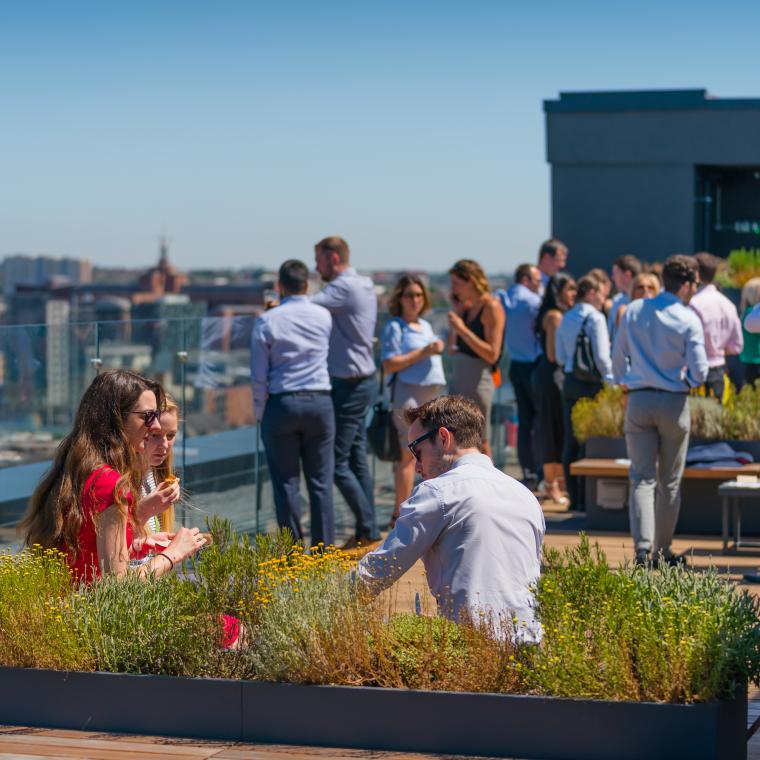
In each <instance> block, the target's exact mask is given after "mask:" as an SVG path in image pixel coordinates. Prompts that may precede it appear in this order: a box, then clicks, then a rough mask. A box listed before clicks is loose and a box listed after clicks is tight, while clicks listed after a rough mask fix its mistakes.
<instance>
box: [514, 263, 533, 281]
mask: <svg viewBox="0 0 760 760" xmlns="http://www.w3.org/2000/svg"><path fill="white" fill-rule="evenodd" d="M534 266H535V265H534V264H520V266H519V267H517V269H515V284H518V283H520V281H521V280H524V279H525V278H526V277H527V278H528V279H530V277H531V274H533V267H534Z"/></svg>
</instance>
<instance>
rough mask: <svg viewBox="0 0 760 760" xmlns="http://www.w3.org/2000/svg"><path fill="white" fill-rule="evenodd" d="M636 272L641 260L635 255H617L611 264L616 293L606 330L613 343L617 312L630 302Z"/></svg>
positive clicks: (639, 268) (639, 269)
mask: <svg viewBox="0 0 760 760" xmlns="http://www.w3.org/2000/svg"><path fill="white" fill-rule="evenodd" d="M638 274H641V262H640V261H639V260H638V259H637V258H636V257H635V256H630V255H627V256H619V257H618V258H617V259H615V263H614V264H613V265H612V281H613V282H614V283H615V288H616V289H617V293H616V294H615V297H614V298H613V299H612V306H611V308H610V313H609V315H608V317H607V330H608V331H609V333H610V342H611V343H612V344H613V345H614V343H615V334H616V333H617V325H618V312H619V311H620V307H621V306H625V307H626V308H627V307H628V304H629V303H630V302H631V289H632V288H633V281H634V279H635V278H636V275H638Z"/></svg>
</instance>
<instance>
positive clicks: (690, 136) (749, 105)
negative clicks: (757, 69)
mask: <svg viewBox="0 0 760 760" xmlns="http://www.w3.org/2000/svg"><path fill="white" fill-rule="evenodd" d="M544 111H545V112H546V141H547V156H548V161H549V163H550V165H551V184H552V190H551V203H552V234H553V235H554V236H556V237H558V238H560V239H561V240H563V241H564V242H565V243H567V245H568V247H569V249H570V261H569V269H570V270H571V271H572V272H574V273H576V274H582V273H583V272H585V271H587V270H588V269H590V268H591V267H594V266H607V267H609V266H610V265H611V263H612V261H613V260H614V259H615V258H616V257H618V256H620V255H621V254H626V253H632V254H634V255H636V256H638V257H639V258H641V259H644V260H646V261H655V260H659V261H662V260H663V259H665V258H667V257H668V256H669V255H671V254H673V253H693V252H695V251H698V250H708V251H711V252H712V253H715V254H717V255H721V256H725V255H726V254H727V253H728V252H729V251H730V250H732V249H733V248H739V247H741V246H745V247H757V246H760V139H758V135H760V99H724V98H713V97H710V96H709V95H708V94H707V92H706V91H705V90H673V91H644V92H578V93H567V92H563V93H560V96H559V99H558V100H547V101H545V102H544Z"/></svg>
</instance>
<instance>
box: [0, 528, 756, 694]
mask: <svg viewBox="0 0 760 760" xmlns="http://www.w3.org/2000/svg"><path fill="white" fill-rule="evenodd" d="M211 528H212V529H213V530H212V532H213V533H214V539H215V543H214V544H213V545H212V546H211V547H209V548H207V549H204V550H203V552H202V553H201V556H200V557H198V558H197V559H196V560H195V562H194V563H192V566H191V567H189V568H188V572H187V575H186V576H185V577H182V578H180V577H176V576H168V577H163V578H155V577H150V578H148V579H146V580H140V579H139V578H137V577H136V576H134V575H132V576H127V577H126V578H122V579H116V578H104V579H102V580H99V581H96V582H95V583H93V584H92V586H90V587H79V588H77V587H72V584H71V578H70V575H69V572H68V569H67V567H66V564H65V561H64V558H63V557H62V556H61V555H60V554H58V553H57V552H49V551H48V552H45V551H42V550H40V549H38V548H35V549H33V550H31V551H25V552H22V553H21V554H18V555H11V554H5V555H0V664H2V665H5V666H16V667H40V668H55V669H62V670H106V671H114V672H128V673H148V674H150V673H153V674H164V675H181V676H199V677H228V678H247V679H257V680H266V681H281V682H287V683H303V684H339V685H354V686H381V687H395V688H413V689H433V690H446V691H468V692H472V691H483V692H495V693H515V694H516V693H524V694H538V695H545V696H558V697H578V698H595V699H609V700H634V701H642V700H643V701H655V702H681V703H682V702H694V701H706V700H712V699H717V698H722V697H729V696H731V695H732V693H733V691H734V689H735V688H737V687H740V688H741V686H742V685H743V684H745V683H746V682H747V681H748V680H751V681H754V682H755V683H757V682H758V681H760V631H759V629H758V622H757V621H758V604H757V602H756V601H755V600H754V598H753V597H751V596H749V595H748V594H747V593H746V592H741V593H740V592H738V591H737V590H736V589H735V588H734V586H733V585H732V584H731V583H730V582H728V581H725V580H723V579H721V578H720V577H718V575H717V574H716V573H715V572H713V571H709V572H706V573H697V572H692V571H688V570H685V569H683V568H665V569H664V570H662V571H658V572H652V571H648V570H646V569H644V568H636V567H622V568H619V569H617V570H611V569H610V568H609V567H608V566H607V561H606V558H605V556H604V554H603V552H601V550H600V549H599V548H598V547H592V546H591V545H590V542H589V541H588V538H586V537H585V536H584V537H582V539H581V543H580V546H578V547H575V548H570V549H566V550H564V551H563V552H561V553H560V552H558V551H555V550H549V551H547V552H546V553H545V563H544V565H545V566H544V571H543V574H542V577H541V580H540V582H539V584H538V587H537V589H536V603H537V611H538V615H539V618H540V620H541V622H542V625H543V628H544V638H543V641H542V643H541V644H540V645H539V646H530V645H515V644H513V643H512V642H511V640H510V638H509V637H505V636H504V635H502V632H501V631H496V630H493V629H492V628H490V627H489V626H488V625H482V624H477V625H476V624H472V623H468V622H464V623H461V624H455V623H452V622H450V621H448V620H446V619H444V618H441V617H435V616H433V617H430V616H425V615H414V614H399V613H397V612H395V610H394V603H393V599H392V597H388V596H383V597H380V598H375V599H372V598H369V597H368V596H366V594H365V593H364V592H363V591H362V587H361V586H360V585H359V584H357V581H356V579H355V574H354V572H353V570H354V562H353V560H351V559H350V558H349V557H347V556H346V555H345V553H343V552H341V551H339V550H336V549H335V548H333V547H326V548H320V549H318V550H317V551H315V552H313V553H312V554H307V553H304V550H303V547H302V546H301V545H300V544H298V543H297V542H295V541H293V539H292V537H291V536H290V535H288V534H286V533H279V534H277V535H274V536H269V537H257V538H255V539H249V538H247V537H244V536H238V535H236V534H235V533H234V532H233V531H232V530H231V528H230V525H229V523H226V522H223V521H215V522H213V524H212V525H211ZM229 613H234V614H236V615H237V616H238V617H239V618H240V620H241V621H242V624H243V633H242V634H241V636H242V638H241V640H240V647H239V648H238V649H237V650H235V651H228V650H226V649H225V648H224V645H223V642H222V637H221V615H223V614H229Z"/></svg>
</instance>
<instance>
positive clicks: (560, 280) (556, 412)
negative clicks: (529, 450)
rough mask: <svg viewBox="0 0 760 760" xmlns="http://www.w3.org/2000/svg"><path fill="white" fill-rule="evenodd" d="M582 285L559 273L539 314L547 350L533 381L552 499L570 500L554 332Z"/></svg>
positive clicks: (540, 442)
mask: <svg viewBox="0 0 760 760" xmlns="http://www.w3.org/2000/svg"><path fill="white" fill-rule="evenodd" d="M577 292H578V288H577V286H576V284H575V280H574V279H573V278H572V277H571V276H570V275H568V274H562V273H559V274H556V275H554V277H552V278H551V280H549V282H548V283H547V285H546V292H545V294H544V300H543V303H542V304H541V308H540V309H539V310H538V315H537V317H536V334H537V335H538V339H539V341H540V342H541V348H542V349H543V353H542V354H541V357H540V358H539V360H538V364H537V366H536V369H535V370H534V371H533V375H532V377H531V383H532V385H533V394H534V398H535V399H536V434H537V435H538V445H537V449H538V453H539V457H540V459H539V461H540V462H542V463H543V468H544V484H543V488H542V489H541V490H543V491H545V492H546V494H547V495H548V496H549V498H550V499H552V501H556V502H558V503H559V504H567V498H566V497H565V496H563V495H562V490H561V488H560V483H559V480H560V478H561V477H562V442H563V437H564V426H563V424H562V378H563V374H562V368H561V367H560V366H559V365H558V364H557V362H556V356H555V353H554V336H555V334H556V332H557V328H558V327H559V325H560V323H561V322H562V316H563V315H564V313H565V312H566V311H567V310H568V309H570V308H572V306H573V305H574V304H575V296H576V294H577Z"/></svg>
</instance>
